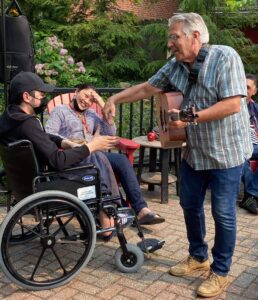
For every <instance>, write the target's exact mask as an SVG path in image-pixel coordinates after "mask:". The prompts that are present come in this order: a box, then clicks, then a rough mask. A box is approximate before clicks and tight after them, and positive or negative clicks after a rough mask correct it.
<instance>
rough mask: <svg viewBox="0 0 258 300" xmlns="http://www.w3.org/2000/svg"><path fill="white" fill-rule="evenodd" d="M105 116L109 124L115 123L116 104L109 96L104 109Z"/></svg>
mask: <svg viewBox="0 0 258 300" xmlns="http://www.w3.org/2000/svg"><path fill="white" fill-rule="evenodd" d="M102 113H103V116H104V118H105V119H106V120H107V122H108V123H109V124H113V123H114V119H113V118H114V117H115V115H116V106H115V104H114V102H113V100H112V99H111V98H108V100H107V102H106V103H105V106H104V108H103V110H102Z"/></svg>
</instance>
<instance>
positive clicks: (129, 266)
mask: <svg viewBox="0 0 258 300" xmlns="http://www.w3.org/2000/svg"><path fill="white" fill-rule="evenodd" d="M126 248H127V251H128V255H125V254H124V253H123V250H122V248H121V247H120V248H118V249H117V250H116V253H115V263H116V266H117V268H118V269H119V270H120V271H121V272H123V273H135V272H137V271H138V270H139V269H140V268H141V266H142V265H143V263H144V254H143V252H142V250H141V249H140V248H139V247H137V246H136V245H133V244H126Z"/></svg>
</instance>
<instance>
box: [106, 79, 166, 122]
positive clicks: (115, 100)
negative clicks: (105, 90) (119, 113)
mask: <svg viewBox="0 0 258 300" xmlns="http://www.w3.org/2000/svg"><path fill="white" fill-rule="evenodd" d="M160 91H161V90H160V89H158V88H155V87H153V86H151V85H150V84H149V83H148V82H147V81H146V82H144V83H140V84H137V85H134V86H132V87H129V88H128V89H126V90H124V91H122V92H120V93H118V94H116V95H113V96H111V97H109V98H108V100H107V102H106V104H105V106H104V108H103V115H104V117H105V118H106V119H107V120H109V119H110V117H114V116H115V112H116V108H115V106H116V105H117V104H119V103H131V102H135V101H137V100H141V99H145V98H149V97H150V96H152V95H154V94H156V93H158V92H160Z"/></svg>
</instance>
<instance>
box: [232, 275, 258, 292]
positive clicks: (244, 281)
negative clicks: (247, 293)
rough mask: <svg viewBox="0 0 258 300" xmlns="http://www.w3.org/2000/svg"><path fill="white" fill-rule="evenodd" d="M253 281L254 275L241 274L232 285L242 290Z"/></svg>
mask: <svg viewBox="0 0 258 300" xmlns="http://www.w3.org/2000/svg"><path fill="white" fill-rule="evenodd" d="M254 280H255V275H253V274H249V273H245V272H243V273H241V274H240V276H239V277H238V278H237V279H236V280H234V284H235V285H237V286H240V287H243V288H248V287H249V285H250V284H251V283H252V282H253V281H254Z"/></svg>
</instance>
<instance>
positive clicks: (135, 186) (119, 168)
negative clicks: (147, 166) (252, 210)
mask: <svg viewBox="0 0 258 300" xmlns="http://www.w3.org/2000/svg"><path fill="white" fill-rule="evenodd" d="M103 153H104V154H105V155H106V157H107V158H108V160H109V162H110V164H111V166H112V169H113V171H114V172H115V174H116V175H117V176H118V178H119V180H120V182H121V185H122V187H123V189H124V191H125V193H126V195H127V197H128V198H129V201H130V204H131V205H132V208H133V209H134V210H135V212H136V214H138V213H139V212H140V211H141V210H142V209H143V208H145V207H147V203H146V202H145V200H144V199H143V196H142V192H141V189H140V186H139V183H138V181H137V178H136V175H135V173H134V170H133V167H132V165H131V163H130V162H129V160H128V159H127V157H126V156H125V155H123V154H118V153H110V152H103Z"/></svg>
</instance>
